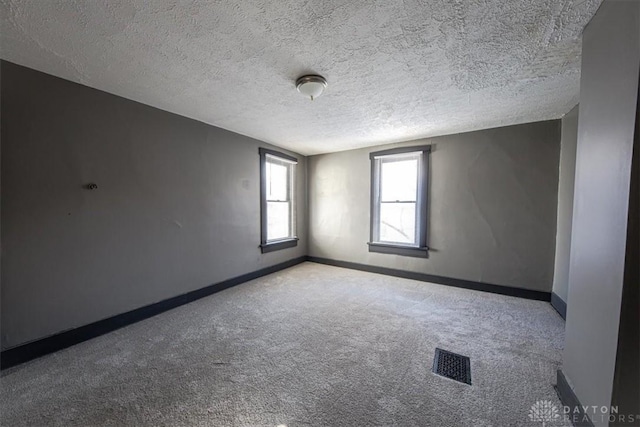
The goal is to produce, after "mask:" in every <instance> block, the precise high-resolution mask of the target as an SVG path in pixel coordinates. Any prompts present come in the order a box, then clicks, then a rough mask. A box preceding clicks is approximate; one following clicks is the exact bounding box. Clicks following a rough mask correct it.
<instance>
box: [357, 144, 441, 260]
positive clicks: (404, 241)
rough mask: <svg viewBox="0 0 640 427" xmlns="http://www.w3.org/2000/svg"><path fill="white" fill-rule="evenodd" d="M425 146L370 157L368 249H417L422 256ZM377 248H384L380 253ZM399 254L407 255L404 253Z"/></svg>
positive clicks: (424, 207)
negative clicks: (370, 221)
mask: <svg viewBox="0 0 640 427" xmlns="http://www.w3.org/2000/svg"><path fill="white" fill-rule="evenodd" d="M429 151H430V150H429V147H408V148H401V149H394V150H388V151H382V152H378V153H372V154H371V161H372V164H371V167H372V171H373V173H372V183H371V189H372V194H371V196H372V203H371V206H372V212H371V214H372V215H371V218H372V224H371V242H370V243H369V247H370V250H372V251H375V252H385V253H388V252H391V253H401V252H398V251H393V250H390V248H393V247H400V248H401V249H417V250H419V252H418V253H414V254H413V255H418V256H420V254H426V228H427V227H426V206H427V191H426V190H427V171H428V153H429ZM380 246H385V247H384V248H383V250H380ZM402 254H407V255H411V254H412V253H411V252H407V251H406V250H405V251H404V252H403V253H402Z"/></svg>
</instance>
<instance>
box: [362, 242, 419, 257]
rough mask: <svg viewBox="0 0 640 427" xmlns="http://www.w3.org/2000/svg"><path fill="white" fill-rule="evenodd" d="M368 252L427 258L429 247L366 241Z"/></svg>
mask: <svg viewBox="0 0 640 427" xmlns="http://www.w3.org/2000/svg"><path fill="white" fill-rule="evenodd" d="M367 245H369V252H377V253H381V254H393V255H402V256H411V257H416V258H429V248H427V247H424V248H419V247H415V246H403V245H393V244H387V243H371V242H369V243H367Z"/></svg>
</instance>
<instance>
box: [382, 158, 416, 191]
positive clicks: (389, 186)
mask: <svg viewBox="0 0 640 427" xmlns="http://www.w3.org/2000/svg"><path fill="white" fill-rule="evenodd" d="M381 173H382V176H381V179H380V197H381V200H382V201H383V202H386V201H390V202H395V201H397V200H403V201H413V202H415V201H416V194H417V191H416V190H417V186H418V159H417V158H409V159H402V160H395V161H384V160H383V161H382V164H381Z"/></svg>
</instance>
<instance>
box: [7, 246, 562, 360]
mask: <svg viewBox="0 0 640 427" xmlns="http://www.w3.org/2000/svg"><path fill="white" fill-rule="evenodd" d="M304 261H311V262H315V263H319V264H326V265H332V266H336V267H344V268H350V269H353V270H361V271H367V272H370V273H378V274H385V275H388V276H395V277H401V278H404V279H413V280H420V281H423V282H431V283H438V284H441V285H447V286H454V287H458V288H465V289H473V290H478V291H485V292H492V293H496V294H502V295H509V296H514V297H520V298H527V299H534V300H539V301H550V300H551V299H552V295H551V294H550V293H549V292H541V291H534V290H530V289H520V288H512V287H509V286H500V285H492V284H489V283H481V282H473V281H469V280H462V279H453V278H449V277H442V276H434V275H431V274H424V273H415V272H410V271H404V270H395V269H391V268H385V267H376V266H371V265H365V264H357V263H352V262H347V261H336V260H332V259H327V258H318V257H311V256H303V257H299V258H295V259H292V260H289V261H286V262H283V263H280V264H277V265H274V266H271V267H266V268H263V269H261V270H258V271H254V272H251V273H247V274H243V275H242V276H238V277H234V278H232V279H228V280H225V281H223V282H220V283H216V284H213V285H210V286H206V287H204V288H201V289H197V290H195V291H191V292H188V293H186V294H182V295H178V296H176V297H173V298H169V299H166V300H164V301H160V302H157V303H154V304H150V305H147V306H144V307H140V308H137V309H135V310H131V311H128V312H126V313H122V314H118V315H116V316H113V317H109V318H107V319H104V320H99V321H97V322H94V323H90V324H88V325H85V326H81V327H78V328H75V329H70V330H68V331H64V332H60V333H57V334H55V335H52V336H49V337H46V338H42V339H39V340H36V341H32V342H29V343H26V344H22V345H19V346H17V347H13V348H9V349H7V350H4V351H2V352H1V353H0V369H7V368H10V367H12V366H16V365H19V364H20V363H24V362H27V361H29V360H33V359H35V358H38V357H40V356H44V355H46V354H49V353H53V352H55V351H58V350H62V349H64V348H67V347H71V346H73V345H75V344H79V343H81V342H83V341H87V340H89V339H91V338H95V337H98V336H100V335H104V334H106V333H109V332H111V331H115V330H116V329H119V328H122V327H124V326H127V325H130V324H132V323H135V322H139V321H141V320H144V319H147V318H149V317H152V316H155V315H156V314H160V313H163V312H165V311H167V310H171V309H173V308H176V307H179V306H181V305H184V304H188V303H190V302H192V301H195V300H197V299H200V298H203V297H206V296H209V295H212V294H214V293H216V292H220V291H222V290H224V289H228V288H230V287H232V286H236V285H239V284H241V283H244V282H247V281H249V280H253V279H257V278H259V277H262V276H266V275H267V274H271V273H275V272H277V271H280V270H284V269H285V268H289V267H293V266H294V265H297V264H300V263H302V262H304ZM556 309H557V308H556Z"/></svg>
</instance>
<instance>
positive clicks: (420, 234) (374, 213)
mask: <svg viewBox="0 0 640 427" xmlns="http://www.w3.org/2000/svg"><path fill="white" fill-rule="evenodd" d="M414 152H415V153H417V152H421V154H420V161H419V162H418V182H417V190H416V193H417V194H416V228H417V230H416V237H417V240H418V243H417V244H416V245H409V244H402V243H395V242H384V241H380V240H379V238H378V240H376V239H375V237H376V234H377V233H376V229H377V227H379V218H380V206H381V201H380V198H381V195H380V193H381V185H380V180H381V176H380V174H381V172H380V170H379V169H378V168H377V167H376V161H377V159H379V158H381V157H386V156H395V155H399V154H406V153H414ZM430 153H431V145H420V146H411V147H398V148H392V149H389V150H382V151H375V152H372V153H369V159H370V160H371V182H370V184H371V206H370V220H369V242H367V245H368V246H369V252H377V253H383V254H394V255H402V256H411V257H420V258H427V257H428V255H429V247H428V245H427V237H428V233H427V232H428V216H427V214H428V204H429V197H428V194H429V157H430ZM378 233H379V230H378Z"/></svg>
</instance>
